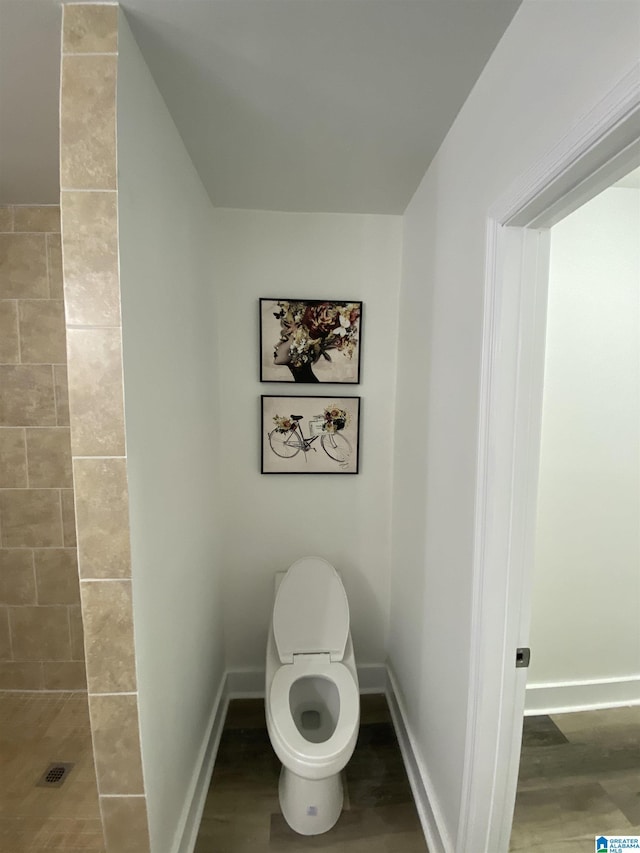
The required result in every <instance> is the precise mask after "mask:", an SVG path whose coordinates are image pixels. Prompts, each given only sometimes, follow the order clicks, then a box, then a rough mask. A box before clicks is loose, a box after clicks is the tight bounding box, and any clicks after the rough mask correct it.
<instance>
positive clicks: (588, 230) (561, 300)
mask: <svg viewBox="0 0 640 853" xmlns="http://www.w3.org/2000/svg"><path fill="white" fill-rule="evenodd" d="M639 179H640V170H637V171H635V172H634V173H632V174H631V175H629V176H626V177H625V178H623V179H622V180H621V181H618V182H616V183H615V184H614V185H613V186H612V187H610V188H608V189H606V190H605V191H603V192H602V193H600V194H599V195H597V196H596V197H595V198H593V199H592V200H590V201H589V202H588V203H587V204H585V205H583V206H582V207H580V208H579V209H577V210H576V211H574V212H573V213H571V214H570V215H569V216H568V217H566V218H565V219H564V220H562V221H561V222H559V223H557V224H556V225H554V226H553V227H552V228H551V232H550V238H551V240H550V249H551V251H550V265H549V289H548V299H547V319H546V346H545V368H544V389H543V394H542V430H541V441H540V468H539V472H540V473H539V481H538V498H537V523H536V530H535V535H534V567H533V583H532V593H531V603H532V618H531V631H530V636H531V639H530V645H531V647H532V658H531V668H530V670H529V673H528V678H527V688H526V698H525V720H524V731H523V743H522V753H521V758H520V771H519V779H518V793H517V796H516V808H515V816H514V823H513V827H512V833H511V846H510V849H511V850H512V851H519V850H527V851H537V850H538V849H540V850H548V849H565V847H564V845H566V849H568V850H570V849H574V847H573V846H572V845H574V846H575V849H576V850H579V849H583V850H590V849H591V846H592V844H593V839H594V838H595V837H597V836H600V835H602V834H603V833H604V834H607V835H613V834H617V835H637V834H639V833H640V808H639V804H638V772H640V707H638V706H640V678H639V676H638V673H639V672H640V629H639V628H638V626H639V625H640V575H639V574H638V566H639V565H640V522H639V519H640V376H639V373H640V242H639V240H638V235H639V234H640V180H639ZM631 705H635V706H636V707H629V706H631Z"/></svg>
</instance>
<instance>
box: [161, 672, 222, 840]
mask: <svg viewBox="0 0 640 853" xmlns="http://www.w3.org/2000/svg"><path fill="white" fill-rule="evenodd" d="M226 682H227V678H226V675H223V677H222V679H221V682H220V687H219V688H218V692H217V694H216V698H215V700H214V702H213V708H212V709H211V715H210V717H209V723H208V725H207V731H206V734H205V737H204V738H203V741H202V747H201V748H200V754H199V756H198V762H197V765H196V768H195V772H194V774H193V777H192V781H191V785H190V786H189V791H188V792H187V796H186V797H185V805H184V808H183V810H182V815H181V817H180V821H179V823H178V828H177V830H176V834H175V837H174V843H173V845H172V847H171V850H172V853H193V849H194V847H195V846H196V839H197V837H198V830H199V828H200V821H201V819H202V812H203V810H204V803H205V800H206V798H207V791H208V790H209V782H210V781H211V774H212V773H213V765H214V763H215V760H216V755H217V754H218V745H219V743H220V736H221V735H222V728H223V726H224V719H225V717H226V715H227V706H228V704H229V700H228V698H227V690H226V686H227V685H226Z"/></svg>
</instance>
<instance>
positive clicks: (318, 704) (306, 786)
mask: <svg viewBox="0 0 640 853" xmlns="http://www.w3.org/2000/svg"><path fill="white" fill-rule="evenodd" d="M265 716H266V720H267V730H268V732H269V738H270V739H271V744H272V746H273V749H274V751H275V753H276V755H277V756H278V758H279V759H280V761H281V762H282V769H281V771H280V784H279V798H280V807H281V809H282V814H283V815H284V818H285V820H286V821H287V823H288V824H289V826H290V827H291V828H292V829H293V830H295V831H296V832H298V833H300V834H302V835H318V834H320V833H322V832H327V831H328V830H329V829H331V827H332V826H333V825H334V824H335V822H336V821H337V820H338V818H339V817H340V813H341V811H342V803H343V791H342V778H341V771H342V770H343V769H344V767H345V766H346V764H347V762H348V761H349V759H350V758H351V755H352V754H353V750H354V748H355V745H356V739H357V737H358V728H359V724H360V693H359V689H358V675H357V671H356V663H355V656H354V653H353V644H352V642H351V634H350V632H349V604H348V602H347V596H346V593H345V590H344V587H343V585H342V581H341V580H340V576H339V575H338V573H337V572H336V570H335V569H334V568H333V566H332V565H331V564H330V563H328V562H327V561H326V560H324V559H322V558H320V557H304V558H302V559H301V560H298V561H297V562H295V563H294V564H293V565H292V566H291V567H290V568H289V570H288V571H287V572H281V573H279V574H278V575H276V596H275V602H274V607H273V616H272V620H271V627H270V631H269V638H268V641H267V661H266V683H265Z"/></svg>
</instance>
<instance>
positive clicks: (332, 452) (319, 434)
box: [269, 406, 352, 466]
mask: <svg viewBox="0 0 640 853" xmlns="http://www.w3.org/2000/svg"><path fill="white" fill-rule="evenodd" d="M302 420H303V415H278V414H276V415H274V417H273V422H274V424H275V427H274V429H272V430H271V432H270V433H269V446H270V447H271V450H272V451H273V452H274V453H275V454H276V456H280V457H281V458H282V459H292V458H293V457H294V456H297V455H298V453H300V451H302V452H303V453H304V454H305V462H306V454H307V453H308V452H309V451H310V450H313V451H314V452H315V451H316V450H317V447H316V446H315V445H314V442H315V441H316V440H317V439H318V438H319V439H320V446H321V447H322V449H323V450H324V452H325V453H326V454H327V456H328V457H329V458H330V459H333V461H334V462H337V463H338V464H339V465H341V466H344V465H347V464H348V463H349V460H350V458H351V453H352V447H351V444H350V443H349V441H348V439H347V438H345V436H344V435H341V434H340V430H343V429H344V428H345V427H346V426H347V424H348V423H349V413H348V412H347V411H346V409H341V408H340V407H338V406H328V407H327V408H325V410H324V413H323V414H321V415H312V416H311V417H310V418H309V436H308V437H307V436H305V435H304V433H303V429H302V423H301V421H302Z"/></svg>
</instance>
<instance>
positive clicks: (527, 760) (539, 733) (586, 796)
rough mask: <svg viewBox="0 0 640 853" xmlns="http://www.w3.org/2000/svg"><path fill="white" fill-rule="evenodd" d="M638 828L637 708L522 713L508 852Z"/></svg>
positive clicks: (581, 852) (542, 851)
mask: <svg viewBox="0 0 640 853" xmlns="http://www.w3.org/2000/svg"><path fill="white" fill-rule="evenodd" d="M598 835H640V707H634V708H612V709H610V710H605V711H584V712H577V713H570V714H554V715H553V716H551V717H547V716H540V717H525V721H524V731H523V737H522V755H521V759H520V775H519V779H518V794H517V797H516V809H515V816H514V822H513V829H512V833H511V848H510V849H511V851H512V852H513V853H515V852H516V851H518V853H520V851H526V853H593V850H594V838H595V837H596V836H598Z"/></svg>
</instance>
